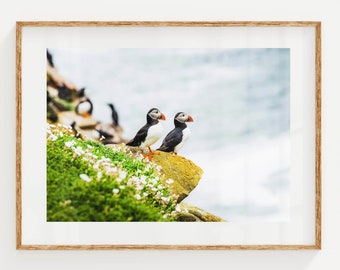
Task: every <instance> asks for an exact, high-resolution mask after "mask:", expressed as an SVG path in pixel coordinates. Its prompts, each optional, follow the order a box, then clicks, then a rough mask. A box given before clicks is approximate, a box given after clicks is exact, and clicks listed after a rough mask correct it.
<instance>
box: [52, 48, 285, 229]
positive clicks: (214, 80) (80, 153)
mask: <svg viewBox="0 0 340 270" xmlns="http://www.w3.org/2000/svg"><path fill="white" fill-rule="evenodd" d="M47 58H48V72H47V74H48V81H47V100H48V106H47V109H48V110H47V120H48V122H49V125H48V130H47V132H48V133H47V153H48V155H47V190H48V192H47V220H48V221H228V222H236V221H244V220H269V221H270V220H271V221H274V220H276V221H277V220H287V219H289V181H290V177H289V175H290V174H289V170H290V165H289V162H290V143H289V127H290V121H289V119H290V103H289V100H290V94H289V93H290V51H289V49H288V48H258V49H249V48H237V49H171V48H170V49H169V48H165V49H152V48H148V49H111V50H110V49H108V50H84V49H53V48H49V49H48V50H47ZM57 74H58V75H57ZM152 108H155V109H154V110H152ZM146 118H148V121H147V122H146V120H147V119H146ZM149 119H150V120H152V121H153V122H152V121H149ZM194 119H195V120H194ZM149 122H150V123H149ZM61 124H62V125H63V126H61ZM144 124H147V125H148V126H144ZM157 126H160V127H159V128H158V127H157ZM140 128H142V129H144V130H142V129H141V130H142V131H138V130H139V129H140ZM174 128H175V129H174ZM153 129H155V131H153ZM158 129H159V131H158ZM136 134H137V135H136ZM152 137H154V138H152ZM93 141H95V142H97V143H93ZM177 148H178V149H177ZM151 149H153V150H151ZM151 151H152V152H151ZM147 205H150V207H149V208H147V207H146V206H147ZM144 207H145V208H146V209H144ZM202 210H203V211H202ZM149 212H150V214H149ZM151 212H152V213H153V212H155V214H151ZM201 213H205V214H203V215H202V214H201Z"/></svg>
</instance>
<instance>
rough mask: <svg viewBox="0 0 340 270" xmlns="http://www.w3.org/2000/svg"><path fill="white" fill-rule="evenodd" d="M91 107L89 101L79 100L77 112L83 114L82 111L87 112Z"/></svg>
mask: <svg viewBox="0 0 340 270" xmlns="http://www.w3.org/2000/svg"><path fill="white" fill-rule="evenodd" d="M90 109H91V104H90V102H87V101H85V102H81V103H79V105H78V114H84V113H88V112H89V111H90Z"/></svg>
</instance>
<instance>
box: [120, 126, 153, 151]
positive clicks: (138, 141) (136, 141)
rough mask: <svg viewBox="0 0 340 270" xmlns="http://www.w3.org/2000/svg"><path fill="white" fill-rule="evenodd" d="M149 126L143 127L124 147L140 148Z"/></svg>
mask: <svg viewBox="0 0 340 270" xmlns="http://www.w3.org/2000/svg"><path fill="white" fill-rule="evenodd" d="M149 127H150V126H149V125H148V124H146V125H145V126H143V127H142V128H141V129H140V130H139V131H138V132H137V134H136V136H135V137H134V138H133V139H132V140H131V141H129V142H128V143H127V144H126V145H128V146H140V145H141V143H142V142H144V141H145V138H146V135H148V130H149Z"/></svg>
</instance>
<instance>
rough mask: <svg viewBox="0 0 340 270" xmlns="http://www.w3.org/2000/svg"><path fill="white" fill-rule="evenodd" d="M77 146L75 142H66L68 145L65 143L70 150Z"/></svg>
mask: <svg viewBox="0 0 340 270" xmlns="http://www.w3.org/2000/svg"><path fill="white" fill-rule="evenodd" d="M75 144H76V143H75V142H74V141H69V142H66V143H65V146H66V147H68V148H70V147H72V146H74V145H75Z"/></svg>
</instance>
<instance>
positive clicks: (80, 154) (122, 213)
mask: <svg viewBox="0 0 340 270" xmlns="http://www.w3.org/2000/svg"><path fill="white" fill-rule="evenodd" d="M202 173H203V171H202V169H201V168H199V167H198V166H197V165H195V164H194V163H193V162H192V161H190V160H188V159H185V158H184V157H181V156H176V155H173V154H169V153H163V152H161V153H158V152H157V154H156V155H154V156H153V158H152V160H151V161H149V160H148V159H145V158H144V157H143V156H142V154H141V153H140V151H139V150H138V149H130V148H129V147H126V146H125V145H124V144H120V145H110V146H105V145H102V144H100V143H98V142H93V141H84V140H82V139H80V138H76V136H75V134H74V131H73V130H72V128H71V127H67V126H64V125H61V124H57V125H48V131H47V220H48V221H223V220H222V219H220V218H218V217H215V216H214V215H212V214H210V213H207V212H206V211H203V210H201V209H199V208H196V207H193V206H189V205H186V204H184V203H180V202H181V201H182V200H183V199H184V198H185V197H186V196H188V195H189V193H190V192H191V191H192V190H193V189H194V188H195V187H196V185H197V184H198V182H199V180H200V178H201V175H202Z"/></svg>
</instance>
